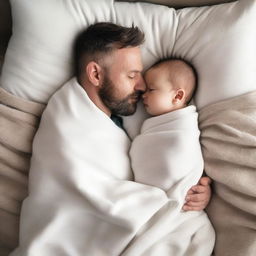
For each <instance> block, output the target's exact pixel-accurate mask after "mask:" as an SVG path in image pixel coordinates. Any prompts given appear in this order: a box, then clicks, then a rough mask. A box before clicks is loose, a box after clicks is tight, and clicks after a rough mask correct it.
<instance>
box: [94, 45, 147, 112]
mask: <svg viewBox="0 0 256 256" xmlns="http://www.w3.org/2000/svg"><path fill="white" fill-rule="evenodd" d="M108 58H109V60H107V61H106V63H107V65H106V67H105V69H104V80H103V83H102V87H101V88H100V90H99V96H100V98H101V100H102V102H103V103H104V104H105V106H106V107H107V108H108V109H109V110H110V111H111V113H112V114H118V115H124V116H127V115H132V114H133V113H134V112H135V111H136V106H137V102H138V100H139V99H140V96H141V94H142V93H143V92H144V91H145V84H144V80H143V78H142V76H141V71H142V62H141V54H140V49H139V47H132V48H124V49H119V50H116V51H115V52H114V53H113V54H111V56H109V57H108Z"/></svg>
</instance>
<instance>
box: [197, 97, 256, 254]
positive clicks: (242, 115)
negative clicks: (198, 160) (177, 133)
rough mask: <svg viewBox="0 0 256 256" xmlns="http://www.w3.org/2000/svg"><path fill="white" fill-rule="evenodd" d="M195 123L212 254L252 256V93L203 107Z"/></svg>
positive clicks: (255, 192)
mask: <svg viewBox="0 0 256 256" xmlns="http://www.w3.org/2000/svg"><path fill="white" fill-rule="evenodd" d="M199 122H200V129H201V131H202V133H201V142H202V148H203V155H204V159H205V171H206V173H207V175H208V176H210V177H211V178H212V179H213V180H214V184H213V185H214V187H213V189H214V194H213V196H212V200H211V203H210V205H209V208H208V215H209V217H210V219H211V221H212V223H213V226H214V228H215V231H216V235H217V237H216V238H217V240H216V247H215V255H216V256H252V255H256V92H251V93H248V94H245V95H242V96H239V97H236V98H232V99H229V100H226V101H222V102H219V103H216V104H213V105H210V106H207V107H205V108H203V109H202V110H201V111H200V112H199Z"/></svg>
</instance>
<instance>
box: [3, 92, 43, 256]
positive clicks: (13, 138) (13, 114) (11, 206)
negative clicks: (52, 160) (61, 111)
mask: <svg viewBox="0 0 256 256" xmlns="http://www.w3.org/2000/svg"><path fill="white" fill-rule="evenodd" d="M0 102H1V104H0V176H1V179H0V202H1V203H0V219H1V221H0V223H1V225H0V234H1V236H0V237H1V243H0V255H8V254H9V253H10V252H11V250H13V248H15V247H16V246H17V244H18V230H19V215H20V207H21V203H22V201H23V199H24V198H25V197H26V196H27V194H28V191H27V177H28V169H29V163H30V156H31V150H32V140H33V137H34V135H35V132H36V130H37V127H38V124H39V119H40V116H41V113H42V111H43V109H44V105H43V104H39V103H33V102H29V101H27V100H24V99H20V98H17V97H16V96H14V95H12V94H10V93H8V92H7V91H5V90H4V89H3V88H0Z"/></svg>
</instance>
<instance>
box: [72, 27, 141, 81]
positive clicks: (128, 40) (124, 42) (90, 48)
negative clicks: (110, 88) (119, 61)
mask: <svg viewBox="0 0 256 256" xmlns="http://www.w3.org/2000/svg"><path fill="white" fill-rule="evenodd" d="M143 42H144V33H143V32H142V31H141V30H140V29H139V28H138V27H135V26H134V25H132V27H123V26H119V25H116V24H113V23H110V22H100V23H96V24H93V25H90V26H89V27H88V28H87V29H86V30H85V31H83V32H82V33H80V34H79V35H78V37H77V38H76V40H75V45H74V61H75V75H76V76H77V77H78V78H79V77H80V76H81V73H82V72H83V68H84V65H85V64H86V63H88V62H89V61H92V60H93V61H98V60H99V59H100V58H101V57H102V56H103V55H106V54H109V53H111V52H112V51H113V50H116V49H121V48H127V47H136V46H139V45H141V44H142V43H143Z"/></svg>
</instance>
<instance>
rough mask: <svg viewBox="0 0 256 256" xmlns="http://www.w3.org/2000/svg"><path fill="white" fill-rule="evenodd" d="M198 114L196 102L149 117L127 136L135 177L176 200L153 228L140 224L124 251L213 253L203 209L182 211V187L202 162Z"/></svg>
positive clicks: (177, 255) (195, 176)
mask: <svg viewBox="0 0 256 256" xmlns="http://www.w3.org/2000/svg"><path fill="white" fill-rule="evenodd" d="M197 117H198V114H197V112H196V108H195V106H188V107H186V108H183V109H179V110H176V111H173V112H170V113H167V114H163V115H160V116H157V117H151V118H149V119H147V120H146V121H145V122H144V123H143V126H142V129H141V134H140V135H138V136H137V137H136V138H135V139H134V140H133V142H132V146H131V150H130V156H131V163H132V169H133V173H134V180H135V181H136V182H139V183H143V184H148V185H152V186H155V187H159V188H161V189H163V190H165V191H166V193H167V195H168V197H169V198H172V200H173V201H174V202H175V203H176V205H175V207H173V209H170V210H169V211H167V214H166V219H167V220H165V221H163V220H162V218H159V220H158V221H157V222H155V223H154V228H152V224H151V225H150V226H149V228H148V229H147V228H144V230H143V235H141V234H140V235H139V236H137V238H136V239H135V241H134V242H133V244H132V245H130V248H129V249H128V251H130V254H129V255H175V256H185V255H187V256H200V255H201V256H207V255H211V254H212V251H213V246H214V241H215V235H214V231H213V228H212V225H211V223H210V221H209V219H208V218H207V216H206V214H205V212H203V211H202V212H195V213H193V214H191V212H184V211H182V206H183V204H184V199H185V197H186V193H187V191H188V190H189V189H190V188H191V187H192V186H193V185H196V184H197V182H198V181H199V179H200V178H201V176H202V173H203V168H204V163H203V157H202V152H201V148H200V143H199V135H200V132H199V129H198V121H197ZM161 222H162V224H161V225H160V224H159V223H161ZM163 227H168V228H163ZM152 230H153V232H152ZM159 234H161V238H162V239H159ZM143 238H144V240H143ZM163 238H164V239H163ZM145 241H147V243H148V244H147V246H146V245H145ZM181 241H182V242H181ZM143 242H144V243H143Z"/></svg>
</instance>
